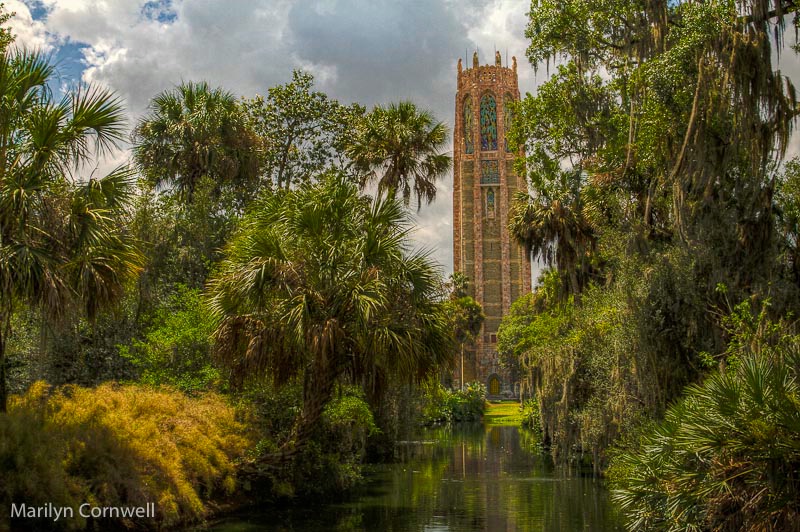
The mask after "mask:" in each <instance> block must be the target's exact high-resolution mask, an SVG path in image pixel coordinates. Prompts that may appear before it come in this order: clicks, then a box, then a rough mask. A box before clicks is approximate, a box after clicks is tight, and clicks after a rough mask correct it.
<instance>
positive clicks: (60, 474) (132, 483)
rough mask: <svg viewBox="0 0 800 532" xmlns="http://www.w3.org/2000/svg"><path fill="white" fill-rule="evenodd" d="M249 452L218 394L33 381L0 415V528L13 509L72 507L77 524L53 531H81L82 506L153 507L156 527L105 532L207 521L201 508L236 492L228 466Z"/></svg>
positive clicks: (65, 523)
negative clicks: (13, 506) (18, 506)
mask: <svg viewBox="0 0 800 532" xmlns="http://www.w3.org/2000/svg"><path fill="white" fill-rule="evenodd" d="M250 445H251V441H250V438H248V436H247V435H246V434H245V432H244V429H243V427H242V425H241V424H240V423H239V422H237V421H236V419H235V415H234V409H233V408H232V407H230V406H229V405H227V404H226V403H225V401H224V400H223V399H222V398H221V397H219V396H217V395H213V394H208V395H204V396H200V397H193V398H192V397H187V396H186V395H184V394H182V393H180V392H178V391H174V390H171V389H155V388H147V387H142V386H133V385H128V386H118V385H113V384H105V385H102V386H100V387H98V388H94V389H87V388H80V387H76V386H65V387H63V388H58V389H51V388H50V387H49V386H48V385H46V384H44V383H42V382H38V383H36V384H34V385H33V386H32V387H31V389H30V390H29V391H28V393H26V394H25V395H24V396H20V397H14V398H13V400H12V402H11V405H10V410H9V412H8V414H6V415H0V478H2V479H3V482H2V483H1V484H0V529H2V528H3V526H4V525H3V520H5V519H8V517H9V515H10V511H9V509H10V504H11V503H12V502H15V503H17V504H19V503H21V502H25V503H26V504H27V505H29V506H38V505H43V504H46V503H52V504H53V505H55V506H69V507H73V508H75V509H76V510H75V519H70V520H66V521H61V522H59V523H55V525H60V526H63V527H64V528H72V529H79V528H82V527H84V526H86V523H85V522H84V520H82V519H81V518H79V516H78V512H77V508H78V506H80V504H82V503H84V502H89V503H92V504H93V505H96V506H144V505H145V503H148V502H154V503H155V504H156V512H157V522H153V521H152V520H151V522H145V521H144V520H137V521H136V522H127V523H119V522H117V523H105V524H102V523H97V525H99V526H101V528H107V527H109V526H115V527H116V526H121V525H124V526H130V527H137V526H150V527H156V526H168V525H171V524H175V523H178V522H181V521H191V520H197V519H199V518H202V517H203V516H204V515H205V514H206V506H205V505H204V500H206V499H207V498H209V497H211V496H216V495H224V494H228V493H231V492H232V491H233V490H234V487H235V484H236V479H235V468H234V461H235V460H236V459H237V457H239V456H241V455H243V453H244V451H245V450H246V449H247V448H248V447H249V446H250ZM12 524H13V523H12ZM44 524H46V525H48V526H47V528H52V527H53V526H54V523H53V522H52V521H47V522H46V523H43V525H44ZM32 525H33V523H32V522H31V521H30V520H27V519H26V520H25V523H24V526H25V527H26V528H27V527H30V526H32Z"/></svg>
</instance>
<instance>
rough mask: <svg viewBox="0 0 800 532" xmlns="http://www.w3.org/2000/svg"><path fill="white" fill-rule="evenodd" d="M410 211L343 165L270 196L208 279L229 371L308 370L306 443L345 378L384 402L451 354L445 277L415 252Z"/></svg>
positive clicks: (274, 375)
mask: <svg viewBox="0 0 800 532" xmlns="http://www.w3.org/2000/svg"><path fill="white" fill-rule="evenodd" d="M409 230H410V228H409V225H408V214H407V212H406V211H405V209H403V208H402V206H401V205H400V204H399V203H398V202H397V201H396V200H395V199H394V198H383V199H377V200H371V199H370V198H368V197H365V196H362V195H361V194H360V193H359V192H358V189H357V187H356V186H355V185H354V184H352V183H350V182H349V180H348V179H347V178H346V177H343V176H341V175H335V174H332V175H328V176H324V177H323V178H322V179H320V181H318V182H314V183H309V184H307V185H304V186H301V187H299V188H298V189H296V190H282V191H278V192H276V193H274V194H270V195H268V196H267V197H265V199H264V200H263V202H261V203H260V204H259V205H258V207H257V208H256V209H254V210H253V212H252V213H251V214H250V216H249V217H247V218H246V219H245V220H244V222H243V224H242V227H241V229H240V231H239V233H238V234H237V235H236V237H235V238H234V239H233V241H232V242H231V243H230V244H229V246H228V247H227V249H226V259H225V261H224V262H223V263H222V264H221V267H220V269H219V271H218V273H217V274H216V275H215V277H214V278H213V279H212V281H211V283H210V286H209V305H210V308H211V309H212V310H213V312H214V314H215V315H216V316H217V317H218V318H219V319H220V324H219V327H218V328H217V331H216V333H215V342H216V352H217V355H218V356H219V358H220V360H221V361H222V362H223V364H225V365H226V367H227V369H228V371H229V375H230V377H231V381H232V383H233V384H235V385H241V384H242V383H244V382H246V381H248V380H258V379H266V380H268V381H270V382H273V383H275V384H276V385H280V384H282V383H285V382H289V381H291V380H292V379H293V378H295V377H298V376H300V375H302V377H303V378H304V379H305V386H304V405H303V414H302V416H299V417H298V419H297V425H296V428H295V429H296V433H295V434H294V437H293V438H292V439H291V440H289V441H287V442H286V445H287V446H289V447H294V446H295V445H302V443H303V442H304V441H305V440H306V439H307V437H308V436H309V434H310V433H311V431H312V430H313V426H314V423H315V422H316V421H317V419H318V418H319V417H320V416H321V414H322V412H323V409H324V407H325V405H326V404H327V403H328V401H329V400H330V398H331V394H332V393H333V388H334V384H335V383H336V382H337V381H339V380H342V379H344V378H345V376H347V380H349V381H350V382H351V383H352V384H354V385H357V386H361V387H363V389H365V391H367V393H369V394H370V402H373V399H374V400H376V401H377V399H379V398H380V394H381V391H382V389H383V388H385V383H386V382H388V381H389V380H390V379H393V378H394V379H399V380H404V381H413V380H415V379H417V378H420V377H422V376H424V375H427V374H428V373H429V372H430V371H432V370H434V369H436V368H438V367H439V365H440V364H442V363H444V362H446V361H447V360H448V358H449V357H451V356H452V353H453V349H452V335H451V334H450V331H449V330H448V325H449V322H448V320H447V319H446V316H445V313H444V312H443V308H442V304H441V302H440V297H441V295H440V291H441V286H442V282H441V278H440V275H439V272H438V271H437V269H436V267H435V266H434V265H433V263H432V262H431V261H430V259H429V258H428V257H427V255H426V254H424V253H421V252H412V253H409V252H408V251H407V250H408V249H409V248H410V246H409V245H408V238H409Z"/></svg>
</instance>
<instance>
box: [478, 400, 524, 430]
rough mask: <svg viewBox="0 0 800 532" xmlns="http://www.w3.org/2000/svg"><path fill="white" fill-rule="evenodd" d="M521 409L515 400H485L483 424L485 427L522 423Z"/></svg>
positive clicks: (519, 424)
mask: <svg viewBox="0 0 800 532" xmlns="http://www.w3.org/2000/svg"><path fill="white" fill-rule="evenodd" d="M522 417H523V416H522V410H521V409H520V404H519V402H517V401H501V402H489V401H487V402H486V411H485V412H484V413H483V424H484V425H486V426H487V427H498V426H514V427H519V426H521V425H522Z"/></svg>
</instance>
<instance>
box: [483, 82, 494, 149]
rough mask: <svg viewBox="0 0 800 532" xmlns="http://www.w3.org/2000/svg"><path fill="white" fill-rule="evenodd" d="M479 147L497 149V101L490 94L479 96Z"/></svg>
mask: <svg viewBox="0 0 800 532" xmlns="http://www.w3.org/2000/svg"><path fill="white" fill-rule="evenodd" d="M481 149H482V150H483V151H495V150H497V102H496V101H495V99H494V96H492V95H491V94H484V95H483V98H481Z"/></svg>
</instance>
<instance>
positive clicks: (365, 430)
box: [244, 384, 379, 499]
mask: <svg viewBox="0 0 800 532" xmlns="http://www.w3.org/2000/svg"><path fill="white" fill-rule="evenodd" d="M338 392H339V393H338V394H337V395H336V396H335V397H333V398H332V399H331V401H330V402H329V403H328V404H327V405H326V406H325V409H324V411H323V414H322V416H321V417H320V419H319V422H318V423H317V425H316V427H315V429H314V432H313V433H312V434H311V436H310V439H309V441H308V442H307V444H306V445H305V446H304V448H303V449H302V450H301V451H300V452H299V453H298V455H297V456H296V458H295V459H294V460H293V461H292V463H291V464H288V465H287V467H283V468H274V469H268V470H266V472H264V473H261V474H259V475H258V476H257V477H256V478H255V479H254V481H255V482H256V486H255V487H257V488H258V489H259V490H261V492H260V493H259V495H260V496H262V497H266V498H270V499H282V498H292V497H298V498H311V497H320V496H322V497H326V498H334V497H336V496H337V494H340V493H341V492H343V491H344V490H347V489H349V488H352V487H353V486H354V485H355V484H357V483H358V482H360V481H361V480H362V464H363V462H364V459H365V456H366V446H367V443H368V441H369V438H370V437H372V436H375V435H377V434H378V433H379V429H378V427H377V426H376V424H375V420H374V416H373V414H372V411H371V409H370V407H369V405H368V404H367V403H366V401H365V400H364V397H363V392H361V391H359V390H358V389H356V388H353V387H342V388H340V389H339V391H338ZM244 404H245V405H248V406H249V407H250V408H251V409H252V410H253V415H252V416H251V422H253V423H254V424H256V426H258V427H259V428H260V430H261V432H262V433H263V434H265V435H266V437H265V438H264V439H262V440H261V441H260V442H259V443H258V445H257V446H256V447H255V449H254V451H253V453H254V454H255V455H256V456H261V455H263V454H265V453H270V452H275V451H276V450H277V449H278V448H279V442H281V441H284V440H285V439H286V438H288V437H289V436H290V435H291V431H292V428H293V426H294V421H295V418H296V416H297V415H298V414H299V413H300V412H301V411H302V405H303V394H302V389H301V387H300V386H296V385H294V384H290V385H286V386H282V387H280V388H274V387H271V386H266V385H260V386H257V387H252V388H251V389H250V390H249V391H248V392H247V393H246V397H245V399H244ZM255 487H254V488H255Z"/></svg>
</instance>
